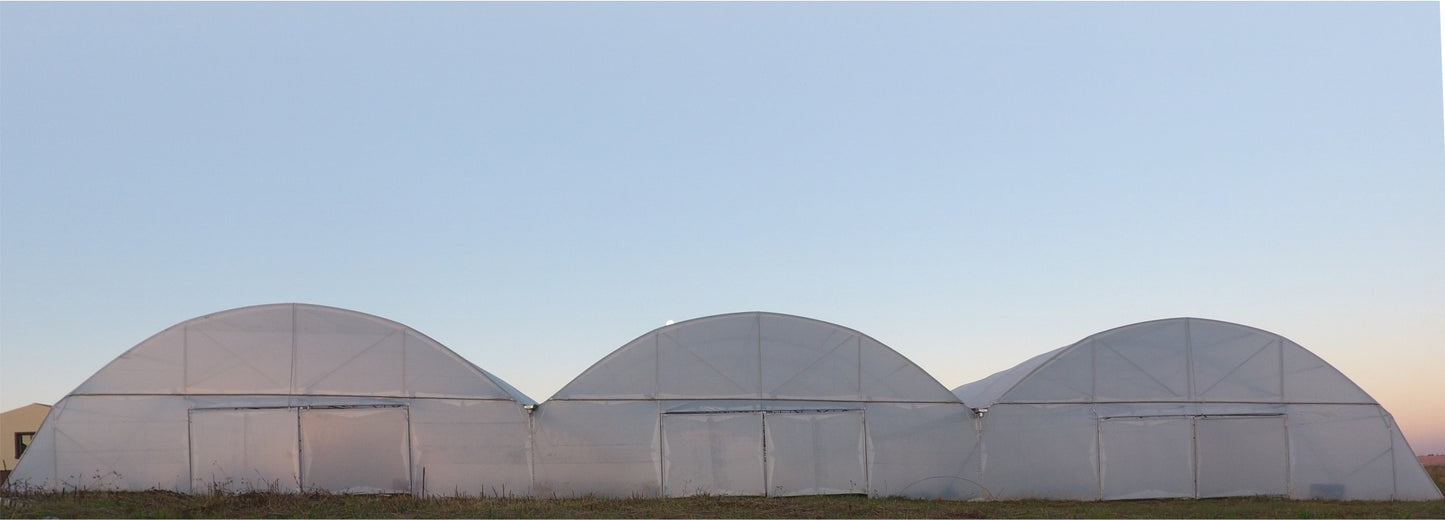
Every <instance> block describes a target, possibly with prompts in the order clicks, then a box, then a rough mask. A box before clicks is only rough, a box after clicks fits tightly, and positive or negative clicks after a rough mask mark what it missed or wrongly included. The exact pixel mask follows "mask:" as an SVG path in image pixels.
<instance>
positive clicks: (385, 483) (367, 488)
mask: <svg viewBox="0 0 1445 520" xmlns="http://www.w3.org/2000/svg"><path fill="white" fill-rule="evenodd" d="M301 479H302V482H303V484H304V487H305V489H306V490H326V491H331V492H335V493H409V492H411V439H410V435H409V428H408V427H407V411H406V408H405V407H375V408H373V407H356V408H308V409H304V410H302V411H301Z"/></svg>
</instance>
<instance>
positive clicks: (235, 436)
mask: <svg viewBox="0 0 1445 520" xmlns="http://www.w3.org/2000/svg"><path fill="white" fill-rule="evenodd" d="M190 436H191V492H192V493H199V492H208V491H224V492H247V491H274V492H282V493H294V492H296V491H299V490H300V489H301V479H300V476H299V473H298V472H299V467H298V465H297V461H298V460H299V457H298V456H297V442H296V409H295V408H264V409H218V410H206V409H200V410H191V413H190Z"/></svg>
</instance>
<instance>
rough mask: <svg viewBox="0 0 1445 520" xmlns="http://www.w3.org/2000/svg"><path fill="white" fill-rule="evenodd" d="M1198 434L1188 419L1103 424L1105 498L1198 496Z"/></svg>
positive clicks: (1108, 421)
mask: <svg viewBox="0 0 1445 520" xmlns="http://www.w3.org/2000/svg"><path fill="white" fill-rule="evenodd" d="M1193 436H1194V427H1193V421H1192V420H1191V418H1189V417H1182V418H1180V417H1157V418H1140V419H1102V420H1100V421H1099V459H1100V470H1099V475H1100V480H1101V482H1102V484H1101V486H1100V489H1101V496H1102V498H1104V499H1106V500H1112V499H1132V498H1168V497H1192V496H1194V446H1193V444H1194V439H1193Z"/></svg>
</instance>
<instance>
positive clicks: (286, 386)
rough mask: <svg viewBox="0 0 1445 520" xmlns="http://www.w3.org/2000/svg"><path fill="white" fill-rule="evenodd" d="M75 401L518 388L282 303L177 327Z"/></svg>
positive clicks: (456, 393)
mask: <svg viewBox="0 0 1445 520" xmlns="http://www.w3.org/2000/svg"><path fill="white" fill-rule="evenodd" d="M71 393H72V394H73V395H84V394H90V395H96V394H112V395H113V394H138V395H147V394H149V395H157V394H159V395H198V394H199V395H236V394H245V395H337V396H366V397H448V398H467V399H503V400H515V401H519V402H521V403H524V404H532V403H534V401H532V399H531V398H528V397H527V396H526V395H524V394H522V393H521V392H519V391H517V389H515V388H513V387H512V386H511V385H508V384H507V383H506V382H504V381H502V380H501V379H499V378H497V377H496V376H494V375H492V374H490V373H488V372H487V371H485V370H482V369H480V368H478V367H477V366H475V365H473V364H471V363H470V362H468V361H466V360H465V359H462V357H461V356H458V355H457V354H456V353H455V352H452V351H451V350H450V349H448V348H446V347H445V346H443V345H442V344H441V343H438V342H437V341H436V340H433V339H431V338H429V337H427V336H426V335H424V334H422V333H420V332H417V331H416V330H413V329H411V328H410V327H407V326H405V325H402V324H400V323H397V322H394V321H391V320H387V319H384V318H380V317H377V316H372V315H369V314H363V313H360V312H356V311H350V310H345V309H338V308H334V307H324V306H320V305H308V304H300V303H283V304H270V305H258V306H253V307H242V308H238V309H231V310H227V311H222V312H218V313H214V314H209V315H205V316H201V317H198V318H194V319H191V320H187V321H184V322H182V323H179V324H176V325H174V326H172V327H170V328H168V329H166V330H164V331H161V332H160V333H158V334H156V335H154V336H151V337H150V338H149V339H147V340H145V341H143V342H141V343H140V344H139V345H136V346H135V347H133V348H131V349H130V350H128V351H126V352H125V353H124V354H121V355H120V357H118V358H116V359H115V360H114V361H111V362H110V363H109V364H107V365H106V366H105V367H104V368H102V369H101V370H100V371H99V372H96V373H95V375H93V376H91V377H90V379H88V380H86V381H85V382H84V383H82V384H81V385H80V386H79V387H77V388H76V389H75V390H74V391H73V392H71Z"/></svg>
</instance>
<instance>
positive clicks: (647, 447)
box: [532, 401, 662, 497]
mask: <svg viewBox="0 0 1445 520" xmlns="http://www.w3.org/2000/svg"><path fill="white" fill-rule="evenodd" d="M659 417H660V414H659V405H658V402H656V401H549V402H547V403H546V404H543V405H541V406H539V407H537V409H536V410H535V411H534V412H533V415H532V420H533V443H534V446H535V450H536V451H535V453H534V455H533V456H534V457H535V460H534V463H535V471H536V482H535V485H534V488H533V491H534V494H535V495H537V496H562V497H570V496H581V495H585V494H589V493H592V494H596V495H600V496H615V497H627V496H644V497H653V496H658V495H659V494H660V493H661V492H662V475H661V465H660V463H661V460H660V450H661V442H660V439H659V434H658V429H659V425H658V422H659Z"/></svg>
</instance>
